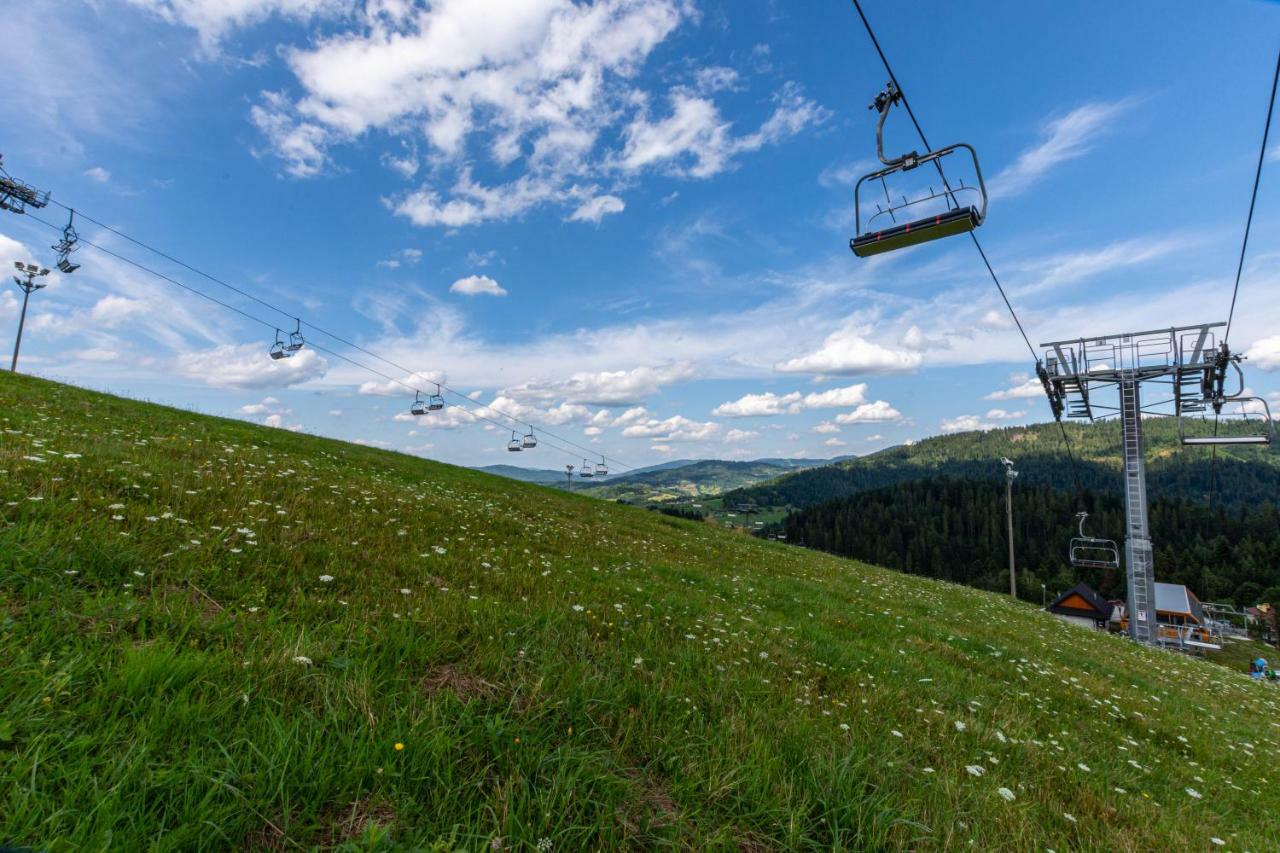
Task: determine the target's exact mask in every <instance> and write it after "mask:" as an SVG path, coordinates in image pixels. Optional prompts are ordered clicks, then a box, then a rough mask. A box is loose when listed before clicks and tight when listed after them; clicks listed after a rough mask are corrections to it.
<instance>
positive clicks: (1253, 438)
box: [1182, 433, 1271, 446]
mask: <svg viewBox="0 0 1280 853" xmlns="http://www.w3.org/2000/svg"><path fill="white" fill-rule="evenodd" d="M1182 443H1183V444H1184V445H1188V446H1197V445H1214V444H1270V443H1271V435H1270V433H1262V434H1260V435H1184V436H1183V437H1182Z"/></svg>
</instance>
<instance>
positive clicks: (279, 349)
mask: <svg viewBox="0 0 1280 853" xmlns="http://www.w3.org/2000/svg"><path fill="white" fill-rule="evenodd" d="M271 357H272V358H274V359H281V358H288V357H289V353H287V352H285V349H284V344H283V343H281V342H280V341H276V342H275V343H274V344H272V345H271Z"/></svg>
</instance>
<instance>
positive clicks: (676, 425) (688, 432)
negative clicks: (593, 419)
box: [622, 415, 720, 441]
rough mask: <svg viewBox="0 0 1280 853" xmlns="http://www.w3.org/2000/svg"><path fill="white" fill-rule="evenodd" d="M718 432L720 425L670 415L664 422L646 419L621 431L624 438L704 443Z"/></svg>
mask: <svg viewBox="0 0 1280 853" xmlns="http://www.w3.org/2000/svg"><path fill="white" fill-rule="evenodd" d="M718 432H720V425H719V424H717V423H712V422H709V421H708V422H700V421H693V420H690V419H689V418H686V417H685V416H684V415H672V416H671V417H669V418H666V419H665V420H658V419H657V418H646V419H644V420H642V421H638V422H637V423H633V424H632V425H631V426H629V427H627V428H626V429H624V430H623V431H622V434H623V436H624V437H626V438H653V439H659V440H661V441H706V440H708V439H711V438H714V437H715V435H716V434H717V433H718Z"/></svg>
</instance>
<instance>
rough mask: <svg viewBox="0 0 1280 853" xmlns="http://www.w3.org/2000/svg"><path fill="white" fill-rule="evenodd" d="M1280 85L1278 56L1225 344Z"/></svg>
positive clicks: (1229, 330) (1241, 244) (1238, 291)
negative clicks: (1279, 85) (1277, 89)
mask: <svg viewBox="0 0 1280 853" xmlns="http://www.w3.org/2000/svg"><path fill="white" fill-rule="evenodd" d="M1278 83H1280V54H1277V55H1276V71H1275V75H1274V76H1273V77H1272V78H1271V100H1270V101H1268V102H1267V123H1266V124H1265V125H1263V127H1262V147H1261V148H1260V149H1258V168H1257V170H1256V171H1255V172H1254V174H1253V193H1252V194H1251V195H1250V196H1249V216H1248V218H1247V219H1245V223H1244V239H1243V240H1242V241H1241V243H1240V260H1239V262H1238V263H1237V264H1236V283H1235V287H1234V288H1232V290H1231V310H1230V311H1229V312H1227V330H1226V333H1225V334H1224V335H1223V336H1222V341H1223V343H1226V341H1227V339H1228V338H1230V337H1231V321H1232V319H1233V318H1234V317H1235V314H1236V297H1237V296H1239V295H1240V276H1241V274H1242V273H1243V272H1244V255H1245V251H1246V250H1247V249H1248V248H1249V229H1250V228H1251V227H1252V226H1253V207H1254V205H1255V204H1256V203H1257V201H1258V185H1259V184H1261V183H1262V164H1263V162H1264V161H1265V160H1266V159H1267V137H1268V136H1269V135H1270V133H1271V114H1272V112H1273V111H1274V110H1275V107H1276V84H1278Z"/></svg>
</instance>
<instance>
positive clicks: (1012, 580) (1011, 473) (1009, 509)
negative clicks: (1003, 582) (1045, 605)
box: [1000, 457, 1018, 598]
mask: <svg viewBox="0 0 1280 853" xmlns="http://www.w3.org/2000/svg"><path fill="white" fill-rule="evenodd" d="M1000 461H1001V462H1002V463H1004V487H1005V491H1004V514H1005V520H1006V521H1007V522H1008V525H1009V595H1010V597H1012V598H1017V597H1018V570H1017V568H1016V565H1015V563H1014V561H1013V481H1014V480H1016V479H1018V472H1017V471H1015V470H1013V460H1012V459H1006V458H1004V457H1001V458H1000Z"/></svg>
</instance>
